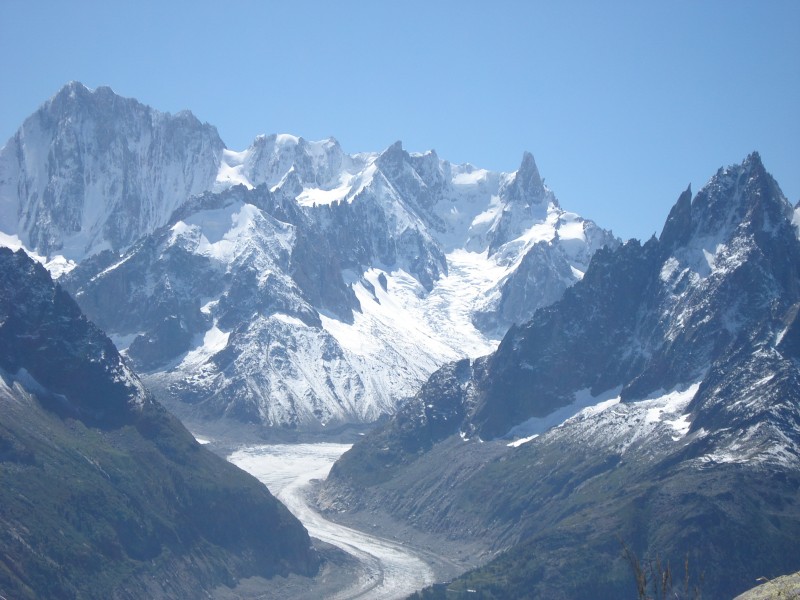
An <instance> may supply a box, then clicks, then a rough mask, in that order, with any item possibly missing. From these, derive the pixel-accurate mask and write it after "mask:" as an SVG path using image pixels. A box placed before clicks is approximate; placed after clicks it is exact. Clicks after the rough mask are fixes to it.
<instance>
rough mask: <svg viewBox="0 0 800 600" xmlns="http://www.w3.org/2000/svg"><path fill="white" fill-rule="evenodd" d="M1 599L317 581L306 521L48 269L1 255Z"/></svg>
mask: <svg viewBox="0 0 800 600" xmlns="http://www.w3.org/2000/svg"><path fill="white" fill-rule="evenodd" d="M0 402H2V405H3V410H2V411H1V412H0V476H2V481H3V485H2V486H0V506H2V511H0V590H1V591H2V594H3V595H4V596H5V597H7V598H42V597H53V598H55V597H58V598H73V597H81V598H131V599H132V598H141V597H152V598H186V597H201V596H204V595H206V594H207V593H208V592H209V591H211V590H212V589H213V588H215V587H217V586H219V585H229V586H232V585H234V584H235V583H236V581H237V580H238V579H239V578H241V577H248V576H253V575H261V576H266V577H269V576H272V575H275V574H278V573H281V574H288V573H290V572H293V573H301V574H312V573H314V572H315V571H316V568H317V558H316V556H315V553H314V551H313V549H312V548H311V546H310V540H309V538H308V534H307V532H306V531H305V529H304V528H303V527H302V525H300V523H299V522H298V521H297V520H296V519H295V518H294V517H293V516H292V515H291V514H290V513H289V512H288V511H287V510H286V509H285V507H283V505H281V504H280V503H279V502H278V501H277V500H275V498H274V497H272V495H270V493H269V492H268V491H267V490H266V488H264V486H263V485H261V484H260V483H259V482H258V481H256V480H255V479H254V478H252V477H250V476H249V475H246V474H245V473H243V472H242V471H240V470H238V469H236V468H235V467H233V466H231V465H230V464H228V463H227V462H225V461H224V460H223V459H221V458H219V457H217V456H215V455H213V454H212V453H210V452H209V451H207V450H205V449H204V448H203V447H202V446H200V445H199V444H198V443H197V442H196V441H195V440H194V438H193V437H192V436H191V434H190V433H189V432H188V431H186V429H185V428H184V427H183V426H182V425H181V424H180V423H179V422H178V421H177V419H175V418H174V417H172V416H171V415H170V414H169V413H167V412H166V411H165V410H164V409H163V408H162V407H161V406H160V405H159V404H158V403H156V402H155V401H154V400H153V398H152V397H151V395H150V393H149V392H148V391H147V390H146V389H145V388H144V386H143V385H142V384H141V382H140V381H139V380H138V378H137V377H136V375H134V374H133V372H132V371H130V370H129V369H128V367H127V366H126V365H125V364H124V362H123V361H122V359H121V358H120V356H119V354H118V353H117V352H116V349H115V348H114V345H113V344H112V343H111V341H110V340H109V339H108V338H107V337H105V335H104V334H103V333H102V332H101V331H100V330H99V329H98V328H97V327H95V326H94V325H93V324H92V323H90V322H89V321H87V320H86V318H85V317H84V316H83V315H82V314H81V312H80V310H79V309H78V307H77V305H76V304H75V302H74V301H73V300H72V299H71V298H70V297H69V295H68V294H67V293H66V292H64V291H63V290H62V289H61V288H60V286H58V285H57V284H54V283H53V282H52V280H51V279H50V276H49V274H48V273H47V272H46V271H45V270H44V268H43V267H41V266H40V265H38V264H37V263H34V262H33V261H31V260H30V259H29V258H28V257H27V256H26V255H25V254H24V253H23V252H22V251H20V252H17V253H16V254H15V253H12V252H11V251H10V250H7V249H0Z"/></svg>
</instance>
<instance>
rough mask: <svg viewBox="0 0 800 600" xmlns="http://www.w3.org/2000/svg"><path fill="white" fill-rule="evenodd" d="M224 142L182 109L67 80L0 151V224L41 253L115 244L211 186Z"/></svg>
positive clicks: (75, 256)
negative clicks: (162, 108)
mask: <svg viewBox="0 0 800 600" xmlns="http://www.w3.org/2000/svg"><path fill="white" fill-rule="evenodd" d="M223 148H224V144H223V143H222V140H220V139H219V136H218V135H217V131H216V129H214V128H213V127H211V126H210V125H207V124H206V125H204V124H201V123H200V122H199V121H198V120H197V119H196V118H195V117H194V116H193V115H192V114H191V113H190V112H188V111H186V112H181V113H178V114H177V115H170V114H166V113H160V112H158V111H156V110H153V109H151V108H149V107H147V106H144V105H142V104H140V103H138V102H137V101H136V100H132V99H129V98H122V97H120V96H118V95H116V94H115V93H114V92H113V91H111V89H110V88H106V87H101V88H98V89H97V90H95V91H90V90H88V89H87V88H85V87H84V86H83V85H81V84H80V83H77V82H73V83H70V84H69V85H67V86H65V87H64V88H63V89H62V90H61V91H60V92H59V93H58V94H56V95H55V96H54V97H53V98H51V99H50V100H49V101H48V102H46V103H45V104H44V105H43V106H42V107H41V108H40V109H39V110H38V111H36V112H35V113H34V114H33V115H31V116H30V117H29V118H28V119H26V120H25V123H23V125H22V127H20V129H19V131H18V132H17V133H16V135H15V136H14V137H13V138H11V139H10V140H9V141H8V143H7V144H6V145H5V146H4V147H3V148H2V150H0V206H1V207H2V208H0V231H3V232H4V233H6V234H11V235H16V236H18V238H19V239H20V240H21V242H22V243H23V244H24V245H25V246H26V248H28V249H29V250H32V251H36V252H38V253H39V254H42V255H45V256H47V255H55V254H60V255H63V256H65V257H66V258H67V259H70V260H81V259H83V258H84V257H86V256H90V255H91V254H94V253H96V252H98V251H100V250H103V249H111V250H114V251H115V252H118V251H120V250H123V249H125V248H127V247H128V246H130V244H131V243H133V242H134V241H136V240H137V239H138V238H139V237H141V236H142V235H145V234H147V233H150V232H151V231H153V229H155V228H156V227H158V226H160V225H163V224H164V223H165V222H166V220H167V219H168V218H169V216H170V214H172V211H173V210H175V208H177V207H178V206H179V205H180V204H181V203H182V202H183V201H185V200H186V199H187V198H188V197H189V196H191V195H194V194H198V193H200V192H203V191H205V190H207V189H209V188H210V187H211V185H212V184H213V182H214V181H215V178H216V176H217V171H218V166H219V161H220V157H221V154H222V150H223Z"/></svg>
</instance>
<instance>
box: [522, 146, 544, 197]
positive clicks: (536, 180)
mask: <svg viewBox="0 0 800 600" xmlns="http://www.w3.org/2000/svg"><path fill="white" fill-rule="evenodd" d="M516 181H517V182H519V186H520V189H521V191H524V192H525V193H526V194H531V195H534V196H539V195H543V194H544V182H543V181H542V177H541V175H539V168H538V167H537V166H536V161H535V160H534V158H533V154H531V153H530V152H528V151H527V150H526V151H525V152H523V154H522V163H521V164H520V166H519V169H518V170H517V178H516Z"/></svg>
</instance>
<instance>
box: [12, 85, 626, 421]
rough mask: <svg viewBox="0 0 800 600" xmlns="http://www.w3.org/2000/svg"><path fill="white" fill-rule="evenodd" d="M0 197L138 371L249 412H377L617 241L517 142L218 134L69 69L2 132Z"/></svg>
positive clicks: (159, 383)
mask: <svg viewBox="0 0 800 600" xmlns="http://www.w3.org/2000/svg"><path fill="white" fill-rule="evenodd" d="M0 195H2V198H0V200H2V203H1V204H0V205H1V206H3V212H2V215H0V232H2V234H3V239H4V240H5V243H6V244H7V245H8V244H11V245H16V246H18V247H25V248H26V249H27V250H28V251H30V252H31V253H34V252H35V253H38V255H39V258H40V260H41V261H42V262H43V263H45V264H47V265H48V266H49V267H50V268H53V269H54V272H56V271H55V269H56V268H57V269H58V271H57V272H58V273H65V272H67V271H69V269H70V268H73V267H74V265H75V264H76V263H80V266H79V268H78V269H77V270H75V271H74V272H72V273H71V274H70V275H68V276H66V277H64V278H62V283H63V284H64V285H65V286H66V287H67V288H68V289H69V290H70V291H71V292H73V293H74V294H75V296H76V298H77V299H78V302H79V303H80V305H81V307H82V309H83V310H84V311H86V312H87V314H89V315H90V317H91V318H92V319H93V320H95V321H96V322H97V323H99V324H100V325H101V326H102V327H103V328H104V329H105V330H106V331H108V332H109V333H110V334H111V335H112V337H113V338H114V339H115V341H116V342H117V343H118V345H119V346H120V349H125V350H126V353H127V355H128V356H129V358H131V359H132V360H133V361H134V363H135V364H136V365H137V366H138V368H140V369H143V370H146V371H147V372H148V373H149V375H148V377H149V380H150V383H151V384H152V385H154V386H155V387H156V389H158V390H159V391H162V392H164V393H166V394H167V396H168V397H172V398H180V399H184V400H187V401H191V402H194V403H199V404H200V405H201V407H202V410H203V412H206V413H208V414H213V415H220V414H227V415H230V416H236V417H237V418H241V419H245V420H251V421H257V422H262V423H265V424H269V425H292V426H300V425H315V424H316V425H318V424H325V425H326V424H329V423H341V422H348V421H370V420H373V419H375V418H377V417H378V416H379V415H380V414H382V413H387V412H389V413H391V412H393V410H394V407H395V404H396V402H397V401H398V400H399V399H400V398H403V397H406V396H410V395H411V394H413V393H414V392H415V391H416V388H417V387H418V386H419V384H420V383H421V382H422V381H423V380H424V379H425V378H427V376H428V375H430V373H431V372H433V371H434V370H435V369H436V368H438V367H439V366H441V365H442V364H444V363H445V362H447V361H450V360H455V359H458V358H461V357H464V356H471V357H475V356H479V355H482V354H486V353H488V352H490V351H491V350H492V349H493V348H494V347H495V346H496V343H497V340H498V339H499V338H500V337H501V336H502V335H503V334H504V333H505V331H506V330H507V328H508V327H509V326H510V325H511V324H513V323H522V322H524V321H526V320H527V319H529V318H530V317H531V316H532V315H533V313H534V312H535V310H536V309H537V308H539V307H540V306H544V305H546V304H548V303H551V302H553V301H554V300H556V299H557V298H559V297H560V295H561V294H562V293H563V291H564V290H565V289H566V288H567V287H568V286H570V285H572V284H573V283H575V282H576V281H578V280H579V279H580V278H581V277H582V275H583V272H584V271H585V270H586V268H587V266H588V264H589V261H590V259H591V257H592V255H593V254H594V252H595V251H597V250H598V249H599V248H601V247H603V246H605V245H610V246H612V247H613V246H616V245H617V244H618V242H617V240H616V239H615V238H614V237H613V236H612V235H611V234H610V233H609V232H607V231H605V230H602V229H600V228H599V227H597V226H596V225H595V224H594V223H592V222H591V221H588V220H585V219H583V218H581V217H579V216H578V215H576V214H574V213H569V212H567V211H565V210H563V209H562V208H561V207H560V206H559V204H558V201H557V200H556V198H555V196H554V194H553V193H552V191H550V190H549V189H548V188H546V187H545V186H544V184H543V181H542V179H541V177H540V175H539V172H538V169H537V167H536V164H535V161H534V159H533V156H532V155H530V154H528V153H526V154H525V155H524V156H523V160H522V163H521V165H520V168H519V169H518V170H517V171H514V172H511V173H496V172H490V171H487V170H484V169H479V168H476V167H473V166H472V165H469V164H465V165H454V164H451V163H449V162H448V161H446V160H442V159H440V158H439V157H438V156H437V155H436V153H435V152H432V151H431V152H427V153H424V154H415V153H409V152H407V151H406V150H404V149H403V147H402V145H401V144H400V142H398V143H396V144H394V145H392V146H391V147H389V148H387V149H386V150H384V151H383V152H379V153H362V154H353V155H350V154H346V153H345V152H344V151H343V150H342V148H341V147H340V145H339V144H338V142H336V141H335V140H333V139H328V140H323V141H319V142H310V141H306V140H304V139H303V138H299V137H295V136H291V135H286V134H283V135H272V136H259V137H257V138H256V139H255V141H254V142H253V144H252V145H251V147H250V148H247V149H246V150H243V151H232V150H230V149H227V148H225V147H224V144H223V143H222V142H221V141H220V140H219V137H218V136H217V134H216V131H215V130H214V129H213V127H211V126H209V125H201V124H200V123H199V122H198V121H197V120H196V119H195V118H194V117H192V116H191V114H190V113H180V114H178V115H175V116H171V115H167V114H162V113H159V112H157V111H155V110H153V109H150V108H148V107H145V106H142V105H141V104H139V103H137V102H136V101H135V100H130V99H124V98H120V97H118V96H116V95H115V94H114V93H113V92H112V91H111V90H110V89H108V88H99V89H98V90H96V91H93V92H92V91H89V90H87V89H86V88H85V87H83V86H82V85H80V84H76V83H73V84H69V85H68V86H66V87H65V88H64V89H63V90H61V91H60V92H59V93H58V94H57V95H56V96H55V97H54V98H53V99H51V100H50V101H49V102H47V103H46V104H45V105H44V106H43V107H42V108H41V109H40V110H39V111H37V113H35V114H34V115H33V116H32V117H30V118H29V119H28V120H26V122H25V124H24V125H23V127H22V128H21V129H20V131H19V132H18V133H17V134H16V135H15V136H14V138H12V139H11V140H10V141H9V143H8V144H7V145H6V146H5V147H4V148H3V149H2V150H0ZM59 256H63V257H65V258H58V257H59Z"/></svg>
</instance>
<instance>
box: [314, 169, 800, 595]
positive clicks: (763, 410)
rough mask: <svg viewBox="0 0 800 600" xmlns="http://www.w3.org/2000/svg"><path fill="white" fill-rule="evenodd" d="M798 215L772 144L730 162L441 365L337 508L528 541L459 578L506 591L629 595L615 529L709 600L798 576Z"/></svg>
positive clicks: (343, 491)
mask: <svg viewBox="0 0 800 600" xmlns="http://www.w3.org/2000/svg"><path fill="white" fill-rule="evenodd" d="M793 218H794V209H793V207H792V206H791V205H790V204H789V203H788V202H787V200H786V198H785V197H784V196H783V194H782V193H781V191H780V188H779V187H778V185H777V183H776V182H775V181H774V180H773V179H772V177H771V176H770V175H769V174H768V173H767V172H766V170H765V169H764V166H763V165H762V163H761V160H760V158H759V156H758V155H757V154H752V155H750V156H748V157H747V158H746V159H745V161H744V162H743V163H742V164H740V165H735V166H732V167H729V168H727V169H720V170H719V172H718V173H717V174H716V175H715V176H714V177H713V178H712V179H711V180H710V181H709V183H708V184H707V185H706V186H705V187H704V188H703V189H702V190H701V191H700V192H699V193H698V194H697V195H696V196H695V197H694V198H692V196H691V192H690V191H689V190H687V191H686V192H684V193H683V194H682V195H681V196H680V198H679V200H678V202H677V203H676V205H675V207H674V208H673V209H672V211H671V212H670V215H669V217H668V219H667V221H666V224H665V226H664V229H663V231H662V233H661V236H660V237H659V238H658V239H656V238H655V237H654V238H653V239H651V240H649V241H648V242H646V243H645V244H640V243H639V242H637V241H630V242H628V243H626V244H624V245H622V246H619V247H617V248H614V249H603V250H600V251H598V252H597V253H596V254H595V257H594V259H593V260H592V263H591V265H590V267H589V269H588V270H587V272H586V273H585V276H584V277H583V278H582V280H581V281H580V282H579V283H577V284H575V285H574V286H573V287H571V288H569V289H567V290H566V292H565V293H564V295H563V297H562V298H561V299H560V300H558V301H557V302H555V303H554V304H552V305H550V306H548V307H545V308H543V309H541V310H539V311H538V312H537V313H536V314H535V315H534V317H533V319H532V320H531V321H530V322H528V323H526V324H523V325H519V326H514V327H512V328H511V329H510V331H509V332H508V334H507V335H506V336H505V337H504V339H503V341H502V342H501V343H500V345H499V347H498V349H497V351H496V352H494V353H493V354H492V355H490V356H487V357H485V358H480V359H477V360H474V361H470V360H468V359H464V360H462V361H460V362H457V363H452V364H450V365H447V366H445V367H443V368H442V369H440V370H439V371H437V372H436V373H434V375H433V376H432V377H431V378H430V379H429V380H428V381H427V382H426V383H425V384H424V385H423V387H422V388H421V390H420V392H419V393H418V394H417V395H416V397H415V398H414V399H413V400H411V401H410V402H409V403H407V404H406V405H405V406H403V407H402V408H401V409H400V410H399V411H398V412H397V413H396V415H395V416H394V417H393V418H392V419H391V420H390V421H389V422H388V423H387V424H386V426H385V427H383V428H381V429H379V430H377V431H376V432H374V433H371V434H369V435H367V436H366V437H365V438H364V440H363V441H362V442H359V443H357V444H356V445H355V446H354V447H353V449H352V450H351V451H349V452H348V453H346V454H345V455H344V456H343V457H342V459H340V461H339V462H337V464H336V465H334V468H333V470H332V471H331V476H330V477H329V479H328V481H327V482H326V489H325V490H324V491H323V494H322V496H321V499H322V503H323V505H324V506H327V507H329V508H331V509H335V510H336V511H337V512H338V511H342V510H347V511H351V512H352V513H353V514H355V515H357V514H358V512H359V511H362V510H364V511H366V513H368V514H369V513H370V512H371V511H375V510H387V511H389V512H390V513H391V515H392V517H393V518H395V519H402V520H405V521H406V522H407V523H409V524H411V525H413V526H414V527H417V528H419V529H421V530H424V531H426V532H431V531H438V532H440V533H441V534H443V535H447V536H448V537H452V536H456V537H461V538H467V539H470V538H477V539H479V540H482V541H483V542H487V541H488V543H489V545H490V546H492V549H493V550H497V549H499V548H508V547H511V550H510V552H509V554H508V555H507V556H506V557H504V558H503V557H501V558H499V559H498V560H497V561H496V562H495V563H493V564H492V565H491V566H490V567H488V570H487V571H486V572H485V573H484V572H479V573H478V574H476V575H475V578H474V579H469V578H467V579H466V580H465V584H464V585H465V586H466V587H469V588H475V587H480V586H481V585H487V584H486V582H487V581H490V582H491V585H495V586H496V587H495V588H488V587H487V588H486V589H487V590H491V591H492V593H494V594H495V596H499V597H523V596H525V595H526V594H532V595H533V597H568V598H570V597H574V598H580V597H586V596H587V595H589V594H588V592H587V591H588V590H591V595H592V597H598V598H600V597H604V598H605V597H608V598H615V597H620V596H622V595H625V593H626V592H625V590H626V582H628V581H629V577H630V575H629V574H627V573H626V572H625V568H621V569H620V570H619V571H617V570H616V564H617V563H618V562H619V561H618V557H619V556H620V554H619V542H618V541H617V540H618V539H619V537H622V538H623V540H624V541H625V542H626V543H628V544H631V545H633V547H634V549H635V551H636V553H637V554H638V555H640V556H641V555H644V556H650V557H652V556H656V555H659V556H661V557H663V558H664V559H669V558H672V559H673V560H674V561H680V560H683V557H684V556H685V555H686V553H691V554H692V555H693V556H694V558H692V559H691V560H693V561H698V562H699V563H700V566H699V567H698V568H697V570H698V571H699V570H704V571H705V581H706V586H707V587H706V589H705V590H704V591H703V593H704V595H705V594H706V593H709V588H710V595H712V596H714V597H729V596H731V595H733V594H734V593H736V592H737V590H738V591H741V590H742V589H746V584H747V583H748V582H749V581H751V580H752V579H754V578H755V577H758V576H759V575H758V573H760V572H761V570H764V569H775V570H776V572H777V573H780V572H789V571H791V570H793V569H797V568H798V566H800V564H798V562H797V558H796V557H797V556H800V548H799V547H798V542H797V540H798V538H797V537H796V536H794V534H792V533H788V532H796V531H798V527H800V510H798V506H797V503H796V502H795V501H794V500H791V501H790V500H788V499H789V498H794V497H796V492H797V485H798V482H800V353H798V352H799V351H800V325H799V323H800V321H799V320H798V314H799V313H800V310H798V309H799V308H800V241H798V237H797V233H796V230H795V227H794V225H793ZM503 437H504V438H505V440H503V441H496V442H495V443H493V444H484V443H483V442H482V441H481V440H489V439H491V438H503ZM510 440H513V441H511V442H510ZM509 442H510V443H509ZM484 448H486V449H484ZM465 457H471V458H469V459H465ZM421 499H424V500H421ZM786 502H788V504H786ZM743 507H748V508H743ZM751 508H752V510H751ZM353 518H357V517H353ZM762 549H765V550H764V551H763V552H762ZM609 565H615V566H614V568H613V569H612V570H611V571H610V572H609ZM623 567H624V565H623ZM564 573H565V574H567V575H566V576H564V575H562V574H564ZM501 582H504V583H501ZM601 582H602V583H601ZM453 589H458V588H453ZM521 590H527V591H525V592H524V593H522V591H521ZM433 597H438V596H433ZM526 597H527V596H526Z"/></svg>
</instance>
